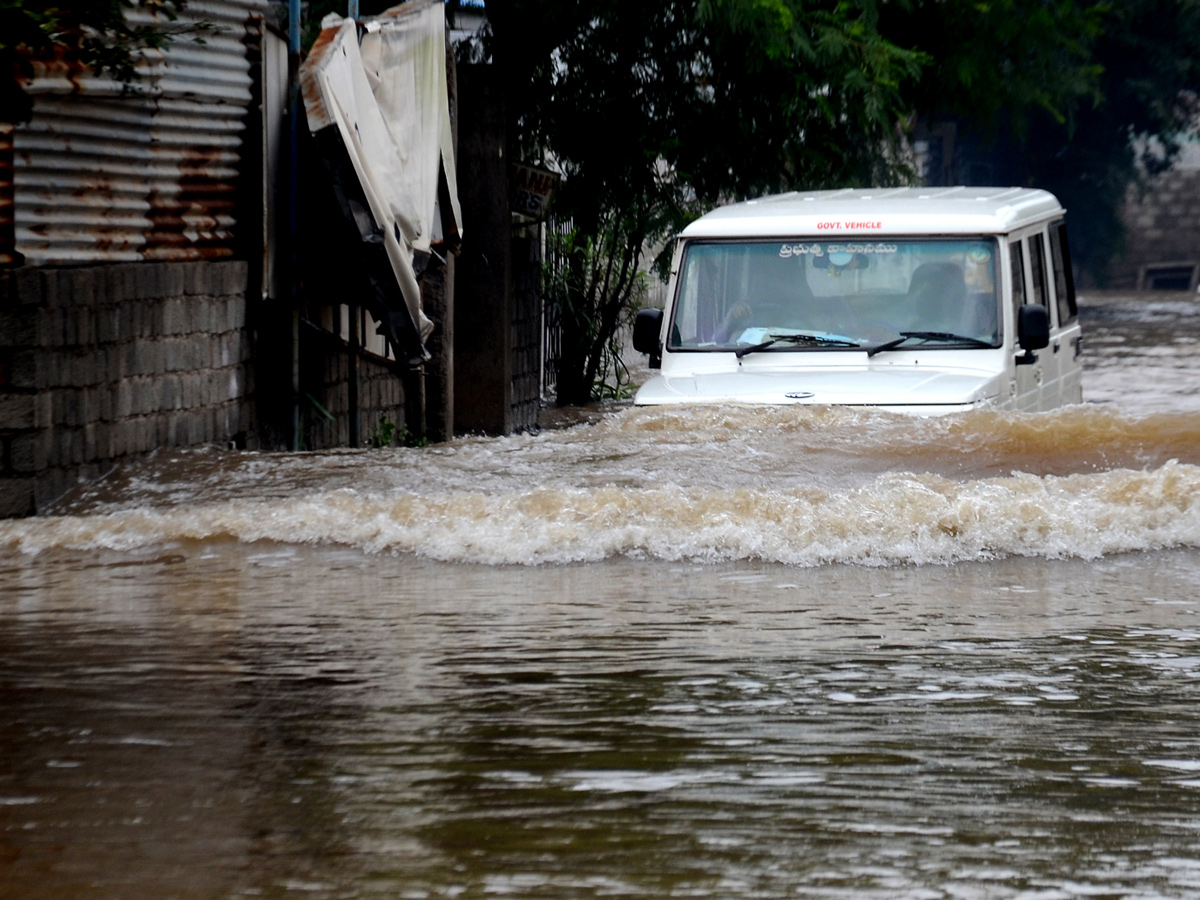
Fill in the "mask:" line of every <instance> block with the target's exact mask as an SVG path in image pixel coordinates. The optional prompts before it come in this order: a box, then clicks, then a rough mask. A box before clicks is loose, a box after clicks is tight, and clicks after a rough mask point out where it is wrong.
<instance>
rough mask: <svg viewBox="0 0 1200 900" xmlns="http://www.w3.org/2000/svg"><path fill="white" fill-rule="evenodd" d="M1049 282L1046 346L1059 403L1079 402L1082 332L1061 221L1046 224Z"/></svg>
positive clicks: (1065, 231) (1063, 227)
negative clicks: (1051, 310)
mask: <svg viewBox="0 0 1200 900" xmlns="http://www.w3.org/2000/svg"><path fill="white" fill-rule="evenodd" d="M1047 238H1048V239H1049V242H1050V276H1051V278H1050V284H1051V287H1052V288H1053V291H1054V316H1053V319H1052V326H1051V330H1050V347H1049V348H1048V349H1049V350H1050V352H1051V354H1052V355H1053V357H1054V359H1055V364H1056V365H1057V368H1058V373H1057V377H1058V384H1059V391H1058V393H1059V402H1060V403H1064V404H1065V403H1082V402H1083V366H1082V364H1081V360H1080V358H1079V357H1080V355H1081V354H1082V352H1083V335H1082V332H1081V330H1080V327H1079V311H1078V309H1077V307H1076V304H1075V279H1074V277H1073V275H1072V273H1071V248H1070V245H1069V244H1068V243H1067V226H1066V223H1065V222H1063V221H1062V220H1059V221H1057V222H1052V223H1051V224H1050V229H1049V232H1048V233H1047Z"/></svg>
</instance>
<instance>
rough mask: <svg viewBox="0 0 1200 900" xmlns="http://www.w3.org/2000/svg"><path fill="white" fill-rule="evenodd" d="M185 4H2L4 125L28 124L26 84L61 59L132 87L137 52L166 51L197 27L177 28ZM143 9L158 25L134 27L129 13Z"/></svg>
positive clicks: (112, 0) (170, 0) (36, 0)
mask: <svg viewBox="0 0 1200 900" xmlns="http://www.w3.org/2000/svg"><path fill="white" fill-rule="evenodd" d="M185 2H186V0H76V2H73V3H59V2H55V0H0V72H2V73H3V76H2V77H0V121H5V122H25V121H27V120H28V119H29V116H30V113H31V112H32V103H31V101H30V99H29V95H28V94H26V93H25V90H24V88H23V86H22V81H23V80H24V79H28V78H30V77H32V76H33V74H34V69H33V65H32V63H33V62H34V61H50V60H62V61H63V62H65V63H66V64H68V65H72V66H79V67H84V68H87V69H91V70H92V71H94V72H96V73H98V74H107V75H109V76H111V77H112V78H113V79H114V80H116V81H118V82H120V83H121V84H123V85H125V86H126V87H127V88H128V87H130V86H132V85H133V84H134V83H135V82H136V81H137V80H138V78H139V75H138V71H137V58H138V53H139V52H140V51H143V50H149V49H157V48H161V47H164V46H166V44H168V43H169V42H170V41H171V40H173V39H175V38H176V37H178V36H180V35H181V34H194V33H195V32H196V31H197V29H196V28H195V27H194V26H189V27H185V28H175V27H172V26H171V25H170V24H169V23H171V22H174V21H176V19H177V18H178V15H179V12H180V11H181V10H182V9H183V7H184V4H185ZM134 9H138V10H141V11H143V12H146V13H149V14H151V15H153V16H155V17H156V18H157V19H158V20H159V21H158V22H156V23H154V24H150V25H132V24H130V23H129V21H128V20H127V19H126V16H125V13H126V12H127V11H129V10H134Z"/></svg>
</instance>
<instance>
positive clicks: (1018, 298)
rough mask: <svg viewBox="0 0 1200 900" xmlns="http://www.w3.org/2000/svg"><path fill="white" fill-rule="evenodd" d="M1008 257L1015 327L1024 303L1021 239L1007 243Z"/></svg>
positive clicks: (1023, 257)
mask: <svg viewBox="0 0 1200 900" xmlns="http://www.w3.org/2000/svg"><path fill="white" fill-rule="evenodd" d="M1008 258H1009V259H1010V260H1011V261H1012V302H1013V327H1014V328H1016V322H1017V314H1018V312H1019V311H1020V309H1021V307H1022V306H1024V305H1025V254H1024V253H1022V252H1021V241H1013V242H1012V243H1011V244H1009V245H1008Z"/></svg>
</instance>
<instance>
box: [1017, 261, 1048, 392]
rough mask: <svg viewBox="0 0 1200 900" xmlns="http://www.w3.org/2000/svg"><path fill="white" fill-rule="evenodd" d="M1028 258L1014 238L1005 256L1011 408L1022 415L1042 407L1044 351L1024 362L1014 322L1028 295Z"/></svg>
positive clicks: (1023, 354) (1023, 353) (1023, 352)
mask: <svg viewBox="0 0 1200 900" xmlns="http://www.w3.org/2000/svg"><path fill="white" fill-rule="evenodd" d="M1028 255H1029V254H1028V251H1027V248H1026V246H1025V239H1024V238H1015V239H1013V240H1010V241H1009V244H1008V257H1009V272H1010V281H1011V288H1012V309H1011V310H1010V313H1011V316H1012V341H1011V347H1012V350H1013V362H1014V364H1015V374H1014V378H1013V405H1014V406H1015V407H1016V408H1017V409H1019V410H1022V411H1025V412H1034V411H1036V410H1038V409H1041V408H1042V398H1041V392H1042V366H1043V365H1044V361H1043V359H1042V356H1043V355H1044V353H1045V351H1044V350H1043V351H1038V352H1037V360H1036V361H1035V362H1032V363H1027V362H1025V361H1024V360H1025V359H1026V357H1025V351H1024V350H1022V349H1021V346H1020V344H1019V343H1018V338H1019V335H1018V333H1017V322H1018V319H1019V315H1020V310H1021V307H1022V306H1024V305H1025V303H1026V300H1027V298H1029V297H1030V294H1031V291H1030V289H1029V266H1028V264H1027V262H1026V261H1027V259H1028Z"/></svg>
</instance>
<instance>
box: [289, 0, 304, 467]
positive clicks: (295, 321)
mask: <svg viewBox="0 0 1200 900" xmlns="http://www.w3.org/2000/svg"><path fill="white" fill-rule="evenodd" d="M288 79H289V86H288V119H289V124H290V126H291V128H290V131H289V135H288V138H289V140H288V255H289V259H290V262H291V265H290V266H289V267H288V269H289V274H290V277H289V279H288V282H289V295H290V298H291V305H292V449H293V450H299V449H300V445H301V434H300V302H299V301H300V296H299V295H300V289H299V284H298V281H299V273H298V272H297V268H298V267H299V262H300V253H299V247H298V246H297V245H298V244H299V240H300V0H288Z"/></svg>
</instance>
